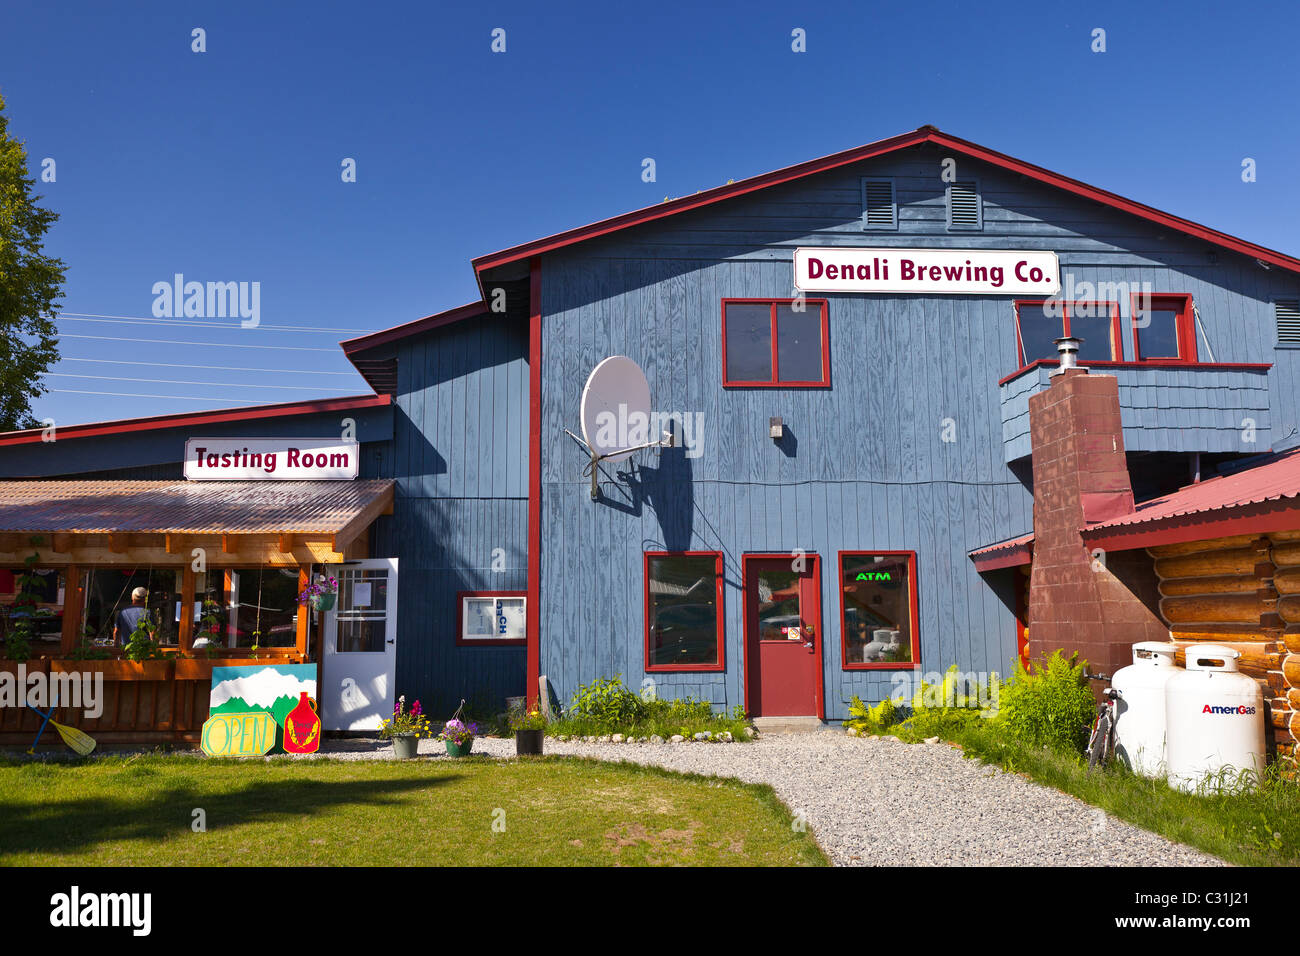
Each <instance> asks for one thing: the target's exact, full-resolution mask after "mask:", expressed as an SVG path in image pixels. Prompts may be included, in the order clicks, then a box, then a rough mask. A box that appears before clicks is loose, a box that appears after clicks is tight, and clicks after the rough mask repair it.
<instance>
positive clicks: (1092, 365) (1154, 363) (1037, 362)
mask: <svg viewBox="0 0 1300 956" xmlns="http://www.w3.org/2000/svg"><path fill="white" fill-rule="evenodd" d="M1060 364H1061V361H1060V359H1034V360H1033V361H1032V362H1030V363H1029V364H1028V365H1026V366H1024V367H1023V368H1018V369H1016V370H1015V371H1014V372H1012V373H1011V374H1010V375H1004V376H1003V377H1002V378H1000V379H998V386H999V387H1001V386H1003V385H1005V384H1007V382H1010V381H1013V380H1015V379H1017V378H1019V377H1020V376H1021V375H1024V374H1025V373H1027V372H1032V371H1036V370H1037V369H1039V368H1056V366H1058V365H1060ZM1079 365H1080V366H1082V367H1084V368H1089V369H1096V370H1097V371H1098V372H1100V373H1101V374H1102V375H1105V374H1106V372H1107V371H1108V370H1109V369H1112V368H1137V369H1152V368H1180V369H1187V368H1207V369H1218V370H1220V371H1225V372H1226V371H1229V370H1241V371H1247V372H1267V371H1268V370H1269V369H1271V368H1272V367H1273V363H1272V362H1180V361H1179V360H1177V359H1170V360H1169V361H1165V360H1163V359H1152V360H1151V361H1149V362H1103V361H1096V362H1093V361H1088V360H1084V361H1081V362H1079Z"/></svg>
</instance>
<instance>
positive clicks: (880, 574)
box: [854, 571, 890, 581]
mask: <svg viewBox="0 0 1300 956" xmlns="http://www.w3.org/2000/svg"><path fill="white" fill-rule="evenodd" d="M854 580H855V581H888V580H890V577H889V572H888V571H860V572H858V576H857V577H856V578H854Z"/></svg>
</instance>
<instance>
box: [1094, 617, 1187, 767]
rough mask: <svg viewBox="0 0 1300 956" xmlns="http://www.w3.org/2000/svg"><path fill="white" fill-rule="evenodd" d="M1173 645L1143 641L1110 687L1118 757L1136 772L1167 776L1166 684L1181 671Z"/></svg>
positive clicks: (1136, 647) (1117, 673)
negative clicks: (1175, 659)
mask: <svg viewBox="0 0 1300 956" xmlns="http://www.w3.org/2000/svg"><path fill="white" fill-rule="evenodd" d="M1176 650H1177V648H1176V646H1175V645H1173V644H1163V643H1161V642H1159V641H1142V642H1141V643H1138V644H1134V645H1133V663H1132V664H1130V665H1129V666H1127V667H1122V668H1120V669H1119V670H1118V671H1117V672H1116V673H1115V677H1114V679H1113V680H1111V682H1110V686H1111V687H1112V689H1114V690H1115V692H1116V693H1117V694H1118V695H1119V696H1118V699H1117V700H1116V701H1115V756H1116V757H1118V758H1119V759H1120V760H1122V761H1123V762H1124V765H1125V766H1127V767H1128V768H1129V769H1130V770H1132V771H1133V772H1134V773H1137V774H1141V775H1142V776H1144V777H1161V776H1164V773H1165V684H1166V683H1167V682H1168V681H1169V679H1170V678H1171V677H1173V676H1174V674H1176V673H1178V668H1177V667H1176V666H1174V652H1175V651H1176Z"/></svg>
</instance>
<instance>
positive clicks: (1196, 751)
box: [1165, 644, 1265, 792]
mask: <svg viewBox="0 0 1300 956" xmlns="http://www.w3.org/2000/svg"><path fill="white" fill-rule="evenodd" d="M1240 656H1241V655H1240V654H1239V653H1238V652H1237V651H1234V650H1233V649H1232V648H1230V647H1220V646H1219V645H1217V644H1201V645H1193V646H1191V647H1188V648H1187V669H1186V670H1184V671H1177V672H1175V673H1174V675H1173V676H1172V677H1170V678H1169V680H1168V681H1167V682H1166V683H1165V719H1166V722H1167V724H1168V744H1167V746H1166V753H1167V754H1168V761H1169V783H1170V784H1171V785H1172V786H1175V787H1178V788H1179V789H1180V790H1187V791H1189V792H1190V791H1193V790H1196V789H1197V787H1198V786H1199V785H1200V784H1201V783H1202V782H1203V781H1205V780H1206V779H1207V778H1213V777H1219V775H1222V782H1223V783H1225V784H1227V785H1229V786H1238V785H1242V784H1251V783H1252V782H1253V780H1257V779H1258V778H1259V775H1260V774H1261V773H1263V772H1264V753H1265V750H1264V694H1263V692H1262V691H1261V690H1260V686H1259V684H1258V683H1257V682H1256V681H1254V680H1252V679H1251V678H1249V677H1247V676H1246V675H1245V674H1240V673H1238V672H1237V658H1239V657H1240ZM1224 771H1227V772H1226V773H1225V772H1224ZM1243 771H1245V772H1246V773H1245V774H1243ZM1212 785H1213V783H1212Z"/></svg>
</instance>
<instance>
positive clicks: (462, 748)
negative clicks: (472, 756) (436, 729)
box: [443, 737, 474, 757]
mask: <svg viewBox="0 0 1300 956" xmlns="http://www.w3.org/2000/svg"><path fill="white" fill-rule="evenodd" d="M443 742H444V743H445V744H446V745H447V756H449V757H468V756H469V752H470V751H471V750H472V749H473V748H474V738H473V737H470V738H469V739H468V740H466V741H465V742H464V743H463V744H458V743H456V741H454V740H446V741H443Z"/></svg>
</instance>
